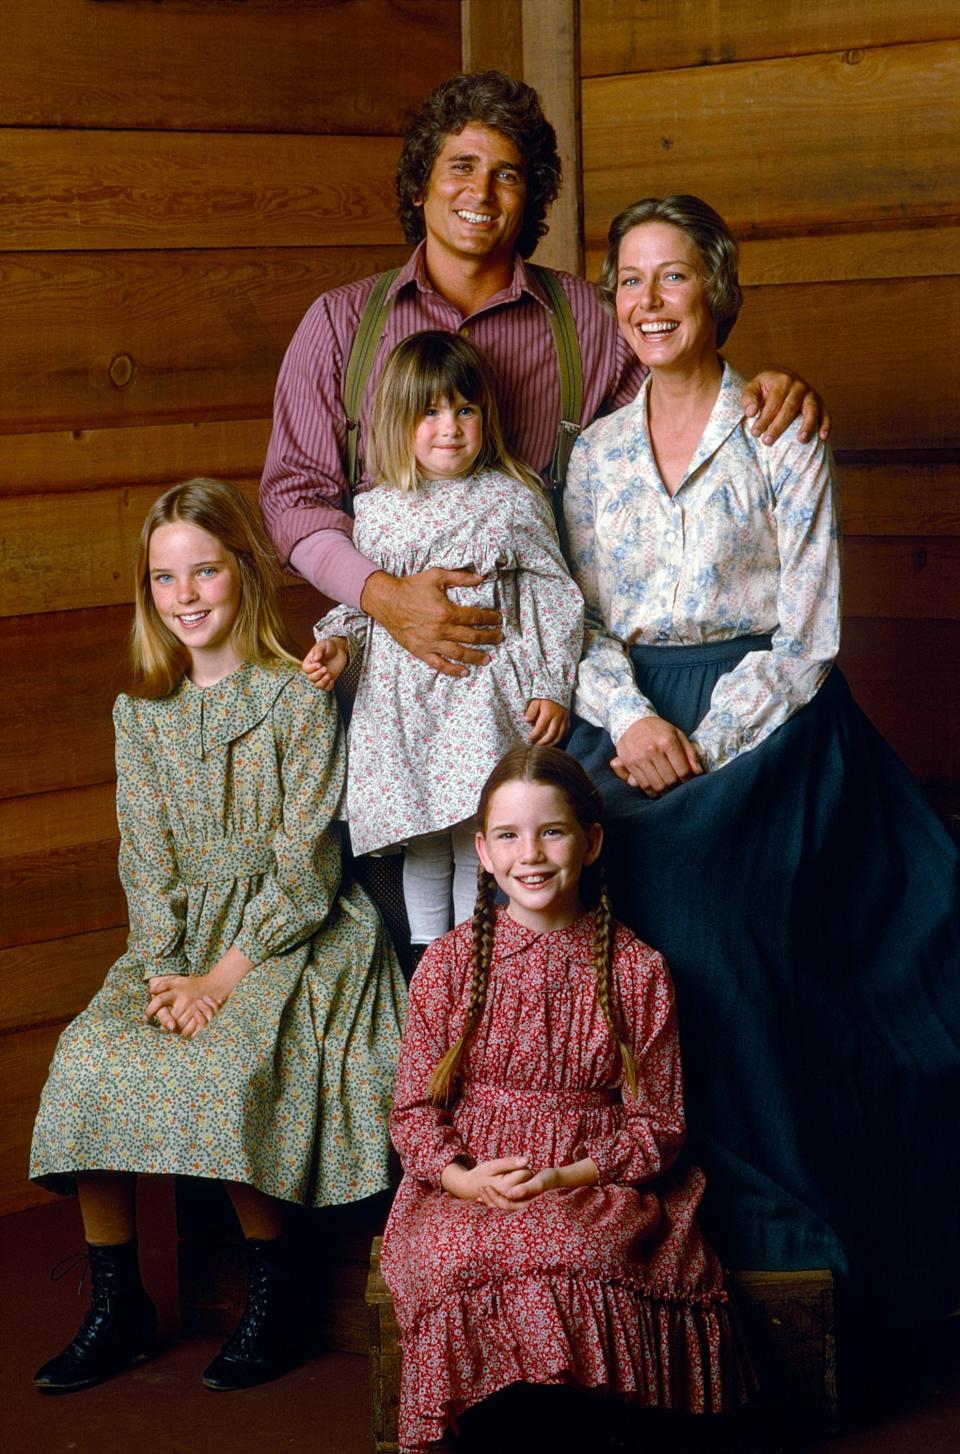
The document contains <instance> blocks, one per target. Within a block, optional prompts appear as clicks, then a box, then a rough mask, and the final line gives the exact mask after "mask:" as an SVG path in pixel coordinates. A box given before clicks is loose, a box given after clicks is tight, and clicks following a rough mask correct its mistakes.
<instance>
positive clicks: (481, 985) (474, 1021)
mask: <svg viewBox="0 0 960 1454" xmlns="http://www.w3.org/2000/svg"><path fill="white" fill-rule="evenodd" d="M496 888H497V885H496V880H495V879H494V877H493V874H492V873H487V871H486V869H485V868H483V867H479V868H478V869H477V902H476V907H475V908H474V911H473V976H472V978H471V980H470V998H469V1000H468V1001H467V1018H466V1020H465V1021H464V1025H463V1030H462V1031H461V1033H460V1038H459V1039H458V1040H457V1041H455V1043H454V1044H453V1045H451V1046H450V1049H449V1050H448V1051H447V1053H446V1054H445V1055H444V1056H443V1058H442V1059H441V1060H440V1061H439V1062H438V1064H437V1065H435V1066H434V1069H433V1074H432V1075H431V1076H430V1080H429V1082H428V1085H427V1090H428V1092H429V1095H430V1098H431V1100H433V1101H436V1102H438V1103H440V1104H444V1105H445V1104H446V1103H447V1102H448V1101H449V1099H450V1090H451V1087H452V1085H453V1082H454V1078H455V1076H456V1072H457V1067H458V1066H459V1064H460V1058H461V1056H462V1055H463V1050H464V1046H465V1045H466V1043H467V1041H468V1040H469V1039H470V1036H471V1035H472V1034H473V1032H474V1030H475V1029H476V1028H477V1025H478V1024H479V1021H480V1016H481V1015H482V1014H483V1007H484V1005H485V1004H486V1002H487V976H488V974H489V971H490V961H491V959H492V958H493V925H494V898H495V896H496Z"/></svg>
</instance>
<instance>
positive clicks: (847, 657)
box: [838, 617, 960, 784]
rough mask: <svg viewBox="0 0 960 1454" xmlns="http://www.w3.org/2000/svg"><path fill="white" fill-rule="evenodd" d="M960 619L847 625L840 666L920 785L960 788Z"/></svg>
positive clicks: (854, 621) (858, 621)
mask: <svg viewBox="0 0 960 1454" xmlns="http://www.w3.org/2000/svg"><path fill="white" fill-rule="evenodd" d="M958 661H960V622H957V621H903V620H895V619H889V618H887V619H882V620H869V619H866V618H856V617H850V618H846V619H845V620H844V623H843V643H842V645H841V648H840V655H839V657H838V664H839V666H840V668H841V670H842V671H843V673H844V675H845V676H846V678H847V680H848V681H849V683H850V686H851V689H852V691H853V694H854V696H855V697H856V699H857V701H858V702H859V704H860V706H861V707H862V708H863V710H864V711H865V712H866V714H867V716H868V717H869V718H870V720H871V721H872V722H873V723H874V724H875V726H876V727H877V728H878V730H879V731H880V732H881V733H882V734H883V736H884V737H885V738H886V739H887V741H888V742H889V744H890V746H891V747H892V748H893V749H894V751H895V752H897V753H899V754H900V756H901V757H902V758H903V760H904V762H905V763H906V764H907V767H908V768H909V769H910V771H911V772H912V773H913V775H914V777H915V778H917V779H918V781H919V782H921V783H924V784H936V783H942V784H945V783H960V673H958V672H957V671H956V670H955V669H954V668H955V663H956V662H958Z"/></svg>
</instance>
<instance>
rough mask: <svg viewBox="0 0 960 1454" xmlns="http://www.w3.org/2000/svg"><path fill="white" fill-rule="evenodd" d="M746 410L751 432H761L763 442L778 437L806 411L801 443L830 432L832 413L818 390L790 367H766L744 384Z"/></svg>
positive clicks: (801, 430)
mask: <svg viewBox="0 0 960 1454" xmlns="http://www.w3.org/2000/svg"><path fill="white" fill-rule="evenodd" d="M743 412H744V413H745V414H746V416H747V418H748V419H753V423H752V424H751V426H750V433H751V434H759V435H760V436H761V437H762V441H763V443H764V444H773V442H774V440H775V439H779V438H780V436H781V434H782V433H783V431H784V430H785V429H786V428H787V426H788V425H789V424H792V423H793V421H794V419H796V417H797V415H798V414H802V415H803V424H802V427H801V429H800V436H799V437H800V440H801V442H802V443H804V444H805V443H806V442H807V440H808V439H813V437H814V435H815V434H817V433H818V432H819V435H820V438H821V439H826V438H827V436H828V435H829V433H830V424H831V420H830V414H829V412H828V410H827V409H825V408H824V405H823V401H822V399H821V398H820V396H819V394H816V393H815V392H814V391H813V389H811V387H810V385H809V384H808V383H806V382H805V381H804V380H803V379H801V378H800V376H799V375H798V374H795V373H792V372H791V371H790V370H789V369H765V370H764V372H763V373H762V374H757V376H756V378H755V379H751V380H750V382H749V384H745V385H744V388H743Z"/></svg>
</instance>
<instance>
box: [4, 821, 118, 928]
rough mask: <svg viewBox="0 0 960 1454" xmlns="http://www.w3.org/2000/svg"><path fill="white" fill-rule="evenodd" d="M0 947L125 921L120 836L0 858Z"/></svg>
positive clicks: (114, 925)
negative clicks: (120, 866) (100, 841)
mask: <svg viewBox="0 0 960 1454" xmlns="http://www.w3.org/2000/svg"><path fill="white" fill-rule="evenodd" d="M0 905H2V907H0V949H7V948H9V947H10V946H11V945H14V944H36V943H37V942H39V941H41V940H44V939H59V938H61V937H63V936H65V935H70V934H85V933H88V932H89V931H90V930H93V929H112V928H115V927H116V926H117V925H118V924H124V923H126V919H127V905H126V900H125V898H124V896H123V890H122V889H121V887H120V880H119V878H118V876H117V840H116V839H115V838H114V839H111V840H108V841H107V842H105V843H83V844H79V845H78V846H77V847H75V848H52V849H48V850H47V851H46V852H43V853H29V854H25V855H24V856H23V857H22V858H2V859H0Z"/></svg>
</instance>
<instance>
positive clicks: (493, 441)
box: [366, 329, 539, 490]
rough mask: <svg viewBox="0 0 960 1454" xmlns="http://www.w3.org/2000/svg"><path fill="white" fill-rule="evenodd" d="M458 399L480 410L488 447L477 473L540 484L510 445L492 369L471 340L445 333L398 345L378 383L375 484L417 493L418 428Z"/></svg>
mask: <svg viewBox="0 0 960 1454" xmlns="http://www.w3.org/2000/svg"><path fill="white" fill-rule="evenodd" d="M458 394H459V395H461V397H462V398H464V399H466V401H467V403H468V404H474V405H476V407H477V408H478V409H479V410H480V420H481V424H482V428H483V443H482V444H481V446H480V453H479V455H478V456H477V459H476V463H475V464H474V469H475V470H479V469H498V470H502V471H503V472H504V473H505V474H508V475H512V476H513V478H514V479H516V480H520V481H521V482H522V483H523V484H525V485H538V484H539V481H538V480H537V477H536V475H535V474H534V473H533V471H532V470H529V469H528V468H527V467H526V465H524V464H522V463H521V462H520V460H517V459H514V457H513V455H511V454H510V452H509V451H508V449H507V447H506V445H505V443H504V440H503V430H502V429H501V426H500V411H499V409H498V407H497V394H496V383H495V381H494V376H493V370H492V369H491V367H490V365H489V363H488V362H487V360H486V359H485V358H484V356H483V354H482V353H480V351H479V349H477V348H475V347H474V345H473V344H472V343H471V342H470V341H469V339H467V338H461V336H460V335H459V334H458V333H444V332H443V331H441V330H440V329H435V330H430V331H428V332H424V333H414V334H411V336H410V337H409V338H405V339H404V340H403V342H402V343H398V344H397V346H396V348H395V349H394V350H393V352H392V353H391V355H390V357H389V358H388V359H387V362H386V364H385V365H384V368H383V373H382V374H381V375H380V378H379V380H378V381H377V388H376V392H375V393H374V397H373V409H372V411H371V415H370V426H369V430H368V434H367V460H366V463H367V469H368V471H369V473H370V477H371V479H372V480H373V481H374V483H376V484H378V485H396V486H397V488H398V489H400V490H415V489H416V487H417V483H418V474H417V459H416V455H415V453H414V447H413V436H414V432H415V430H416V427H417V425H418V424H419V423H420V420H421V419H422V418H423V416H424V414H425V413H426V412H427V410H428V409H430V408H432V407H433V406H434V405H435V404H439V403H443V402H446V401H448V400H452V399H454V398H455V397H456V396H457V395H458Z"/></svg>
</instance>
